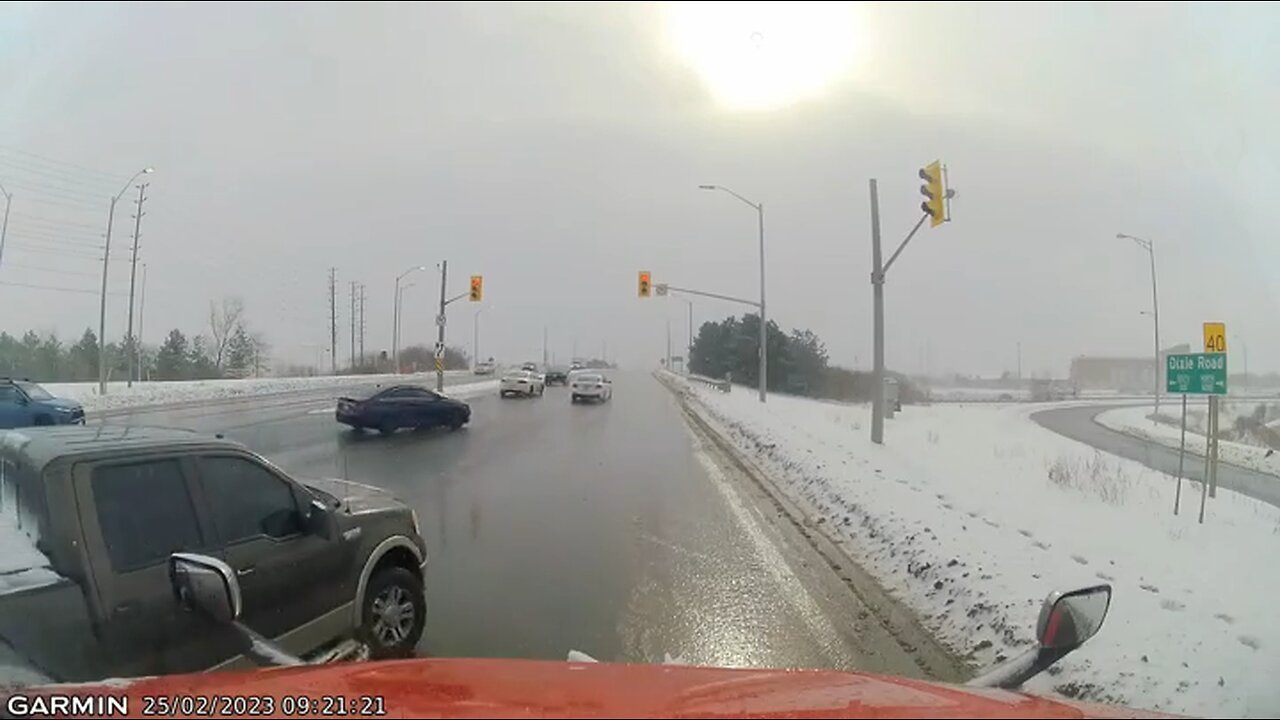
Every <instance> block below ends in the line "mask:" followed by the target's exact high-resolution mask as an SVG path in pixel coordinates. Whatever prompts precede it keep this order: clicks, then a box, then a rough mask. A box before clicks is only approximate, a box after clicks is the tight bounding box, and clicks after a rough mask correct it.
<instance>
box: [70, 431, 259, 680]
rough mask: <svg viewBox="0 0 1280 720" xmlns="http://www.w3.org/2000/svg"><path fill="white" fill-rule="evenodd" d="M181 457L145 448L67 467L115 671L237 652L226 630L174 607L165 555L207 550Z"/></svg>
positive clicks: (162, 667)
mask: <svg viewBox="0 0 1280 720" xmlns="http://www.w3.org/2000/svg"><path fill="white" fill-rule="evenodd" d="M192 482H193V480H192V472H191V471H190V463H189V461H185V460H183V459H182V458H181V457H177V456H168V457H165V456H159V457H157V456H152V457H149V458H146V459H141V460H129V461H125V462H118V463H114V462H113V463H101V464H98V463H82V464H80V465H77V466H76V469H75V481H74V485H75V491H76V501H77V502H76V504H77V506H78V508H79V514H80V526H81V528H82V529H83V532H84V537H85V549H86V551H87V554H88V558H89V561H90V569H91V574H92V579H93V587H94V591H95V592H94V593H93V596H94V598H93V600H94V601H96V602H93V601H91V604H93V605H96V611H95V613H94V614H95V616H96V617H97V618H98V622H99V623H100V625H99V635H100V637H101V639H102V642H103V643H104V646H105V647H104V650H105V652H106V654H107V657H108V662H110V663H111V665H112V668H113V670H114V671H115V672H117V673H119V674H120V675H122V676H128V675H139V674H146V675H153V674H162V673H174V672H192V671H198V670H203V669H205V668H208V667H211V666H213V665H216V664H217V663H218V662H221V661H222V660H224V659H226V658H228V657H231V656H233V655H235V654H236V653H237V647H238V645H239V643H238V640H237V638H236V636H235V635H234V633H233V631H231V630H230V629H228V628H226V627H222V626H219V625H217V624H215V623H212V622H210V621H208V620H205V619H203V618H201V617H200V616H198V615H197V614H196V613H194V612H191V611H188V610H185V609H183V608H181V607H180V606H179V605H178V603H177V602H176V600H175V599H174V596H173V589H172V587H171V586H170V584H169V568H168V558H169V554H170V553H173V552H176V551H188V552H208V548H209V542H208V541H207V538H208V537H209V534H208V533H207V532H206V529H205V528H203V527H202V526H201V524H200V522H199V518H198V515H197V513H196V510H195V506H194V504H193V502H192V494H191V490H192Z"/></svg>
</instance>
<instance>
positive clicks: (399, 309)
mask: <svg viewBox="0 0 1280 720" xmlns="http://www.w3.org/2000/svg"><path fill="white" fill-rule="evenodd" d="M414 285H417V283H413V282H407V283H404V284H403V285H401V286H400V287H398V288H396V319H395V323H396V326H395V328H393V329H392V334H393V335H394V336H395V347H396V352H397V353H398V352H399V348H400V338H401V337H402V330H401V329H402V328H403V327H404V291H405V290H408V289H409V288H411V287H413V286H414ZM396 367H397V368H399V367H400V365H399V361H397V364H396ZM396 372H399V370H396Z"/></svg>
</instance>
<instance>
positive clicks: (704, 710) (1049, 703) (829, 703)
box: [20, 660, 1165, 718]
mask: <svg viewBox="0 0 1280 720" xmlns="http://www.w3.org/2000/svg"><path fill="white" fill-rule="evenodd" d="M20 692H21V693H23V694H25V695H26V696H27V700H28V702H29V701H30V698H31V696H34V695H49V696H52V695H53V694H55V693H74V694H76V695H89V694H94V695H98V696H101V695H103V694H105V695H113V696H118V697H125V698H128V700H127V702H128V712H129V716H130V717H138V716H142V715H143V714H144V712H146V710H147V709H148V708H147V703H148V702H152V703H154V701H149V700H148V698H155V697H157V696H160V697H167V698H171V699H173V700H178V701H181V698H183V697H191V696H194V697H196V698H200V697H211V696H228V695H230V696H246V697H249V698H254V697H262V696H270V697H271V698H272V699H273V702H274V712H273V713H271V714H272V715H277V716H279V715H282V714H283V713H282V710H281V708H282V706H281V702H282V701H283V702H289V701H287V700H285V698H286V696H287V697H288V698H294V699H295V700H294V701H293V702H292V703H290V708H287V709H286V710H285V712H288V713H289V715H290V716H293V717H312V716H314V717H321V716H324V715H325V714H326V708H327V709H328V713H329V714H330V715H332V713H333V712H334V711H335V710H336V705H334V704H332V701H327V700H326V698H332V697H334V696H340V697H342V698H345V706H344V707H345V715H346V716H348V717H350V716H357V715H359V711H360V706H361V705H362V704H364V705H368V708H369V709H370V710H372V709H373V708H374V707H375V706H373V705H371V704H369V703H367V702H362V698H370V697H371V698H382V701H381V702H382V707H381V708H380V709H384V710H385V712H386V716H387V717H507V718H525V717H592V718H594V717H603V718H617V717H706V718H748V717H792V718H796V717H799V718H803V717H852V718H905V717H931V718H959V717H966V718H967V717H992V718H1000V717H1007V718H1079V717H1165V716H1162V715H1156V714H1153V713H1144V712H1138V711H1134V710H1129V709H1126V708H1121V707H1113V706H1105V705H1092V704H1086V703H1074V702H1068V701H1061V700H1051V699H1048V698H1041V697H1035V696H1030V695H1023V694H1019V693H1012V692H1007V691H1003V690H989V689H974V688H962V687H957V686H950V685H941V684H935V683H929V682H924V681H919V680H908V679H905V678H896V677H888V676H879V675H867V674H862V673H846V672H837V671H823V670H817V671H815V670H731V669H723V668H700V667H687V666H677V665H616V664H607V663H571V662H544V661H534V660H400V661H387V662H377V663H352V664H340V665H320V666H308V667H291V668H273V669H266V670H257V671H249V672H224V673H209V674H201V675H180V676H178V675H175V676H166V677H156V678H145V679H139V680H136V681H131V682H129V681H118V680H117V681H108V682H104V683H102V684H86V685H75V686H56V685H50V686H44V687H40V688H27V689H25V690H23V691H20ZM300 697H305V698H307V699H309V700H310V701H311V704H312V711H313V712H312V713H311V714H309V715H308V714H306V713H302V712H296V711H294V710H296V707H295V706H296V704H297V703H296V699H297V698H300ZM173 700H171V702H172V701H173ZM326 703H329V704H328V705H326ZM151 709H152V710H153V711H154V710H155V708H154V707H152V708H151ZM175 709H177V708H175ZM218 710H220V708H215V709H214V711H213V712H215V713H216V712H217V711H218ZM196 712H199V708H197V709H196ZM258 712H259V713H261V712H262V709H259V710H258ZM171 716H172V717H184V715H182V714H181V713H175V714H172V715H171ZM193 716H194V715H193ZM203 716H205V717H208V716H210V714H209V711H208V710H207V709H206V710H205V712H204V714H203Z"/></svg>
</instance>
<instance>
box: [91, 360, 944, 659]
mask: <svg viewBox="0 0 1280 720" xmlns="http://www.w3.org/2000/svg"><path fill="white" fill-rule="evenodd" d="M451 380H452V381H453V382H474V381H475V380H476V379H475V378H451ZM614 388H615V392H614V399H613V400H612V401H611V402H609V403H605V404H601V405H571V404H570V402H569V397H568V393H567V391H566V389H565V388H561V387H552V388H548V389H547V392H546V394H545V396H544V397H542V398H531V399H507V400H501V399H499V398H498V397H497V390H496V387H495V388H494V389H493V390H492V391H488V392H485V393H484V394H483V395H480V396H477V397H472V398H468V400H467V401H468V402H469V403H470V404H471V406H472V422H471V424H470V425H469V426H468V427H467V428H465V429H463V430H461V431H458V432H449V431H447V430H441V431H427V432H411V431H402V432H400V433H397V434H396V435H394V436H392V437H381V436H378V435H376V434H354V433H352V432H351V431H349V430H347V429H345V428H343V427H342V426H339V425H337V424H336V423H335V422H334V420H333V413H332V409H333V402H332V397H333V396H336V395H338V394H342V393H343V392H345V389H339V390H337V391H334V390H330V391H327V392H322V393H307V394H305V395H301V396H297V397H294V396H289V397H279V398H272V399H269V400H268V399H264V400H262V401H261V402H237V403H234V404H210V405H207V406H200V407H185V408H181V409H173V410H147V411H142V412H134V413H127V414H122V415H118V416H115V417H111V418H108V419H107V421H108V422H112V423H134V424H166V425H178V426H182V427H188V428H192V429H196V430H201V431H211V432H222V433H224V434H225V435H227V436H228V437H230V438H232V439H235V440H238V441H241V442H243V443H245V444H246V445H248V446H249V447H251V448H252V449H254V450H256V451H258V452H261V453H262V454H264V455H266V456H267V457H268V458H270V459H271V460H273V461H274V462H276V463H277V464H279V465H280V466H282V467H283V468H284V469H286V470H287V471H289V472H291V473H293V474H294V475H295V476H297V477H299V478H305V477H307V476H312V477H317V476H329V477H335V476H336V477H344V476H345V477H348V478H350V479H352V480H357V481H361V482H367V483H370V484H373V485H378V486H381V487H384V488H387V489H389V490H391V491H393V492H394V493H395V494H396V495H397V496H398V497H400V498H401V499H402V500H404V501H405V502H407V503H409V504H410V505H411V506H413V507H414V508H415V509H416V511H417V513H418V517H419V521H420V523H421V526H422V533H423V536H424V538H425V539H426V542H427V545H428V548H429V552H430V561H429V564H428V567H427V603H428V611H427V629H426V633H425V635H424V638H423V643H422V646H421V647H420V652H422V653H424V654H429V655H435V656H470V657H480V656H497V657H525V658H545V659H564V658H565V657H566V655H567V653H568V652H569V651H570V650H578V651H581V652H585V653H587V654H589V655H591V656H593V657H596V658H598V659H601V660H614V661H632V662H661V661H663V660H664V659H675V660H677V661H683V662H689V663H696V664H715V665H723V666H742V667H833V668H842V669H863V670H869V671H878V672H891V673H898V674H904V675H910V676H916V677H919V676H921V671H920V670H919V669H918V666H917V664H916V663H915V662H914V661H913V659H912V658H911V657H910V656H909V655H908V653H907V652H906V651H904V650H903V649H902V648H901V646H899V645H898V643H897V642H896V641H895V640H894V639H893V638H892V637H891V636H890V635H889V634H888V633H887V632H886V631H885V630H884V629H883V628H882V627H881V626H880V625H879V624H878V623H876V622H875V621H874V620H873V619H872V618H870V617H868V613H867V612H866V611H865V608H863V606H861V604H860V603H859V601H858V599H857V597H856V596H855V595H854V594H853V593H852V592H851V591H850V590H849V588H848V587H847V586H846V585H844V583H843V582H842V581H841V580H840V579H839V578H838V577H837V576H836V574H835V573H834V572H833V571H832V570H831V569H830V566H829V565H828V564H827V563H826V562H825V561H824V560H822V559H821V557H820V556H818V554H817V553H816V552H815V551H814V549H813V548H812V547H811V546H810V545H809V544H808V543H807V541H805V540H804V539H803V538H802V537H800V535H799V533H798V532H797V531H796V529H795V527H794V526H793V525H792V524H791V523H790V521H789V520H786V519H784V518H783V517H782V516H781V515H780V511H779V510H778V509H777V508H776V507H775V506H773V505H772V504H770V503H769V502H768V501H767V499H766V498H765V496H764V495H763V493H762V492H761V491H760V489H759V488H758V486H755V485H754V484H751V483H750V482H747V481H745V480H744V479H743V478H741V477H739V476H737V475H736V474H735V472H734V471H732V470H728V469H726V467H727V464H725V463H723V462H721V463H717V462H715V461H714V457H715V456H716V454H717V453H718V450H717V449H716V448H715V447H714V446H713V445H712V444H710V443H708V442H705V440H704V438H703V437H702V436H700V434H699V433H700V431H697V430H695V429H693V428H691V427H689V426H688V425H687V424H686V423H685V421H684V419H683V417H682V413H681V410H680V407H679V405H678V404H677V402H676V400H675V398H674V397H673V396H672V395H671V394H670V393H669V392H668V391H667V390H666V389H665V388H663V387H662V386H661V385H660V384H659V383H658V382H657V381H656V380H655V379H654V378H652V377H650V376H649V375H646V374H641V373H635V374H631V375H627V374H619V375H617V376H616V377H615V384H614Z"/></svg>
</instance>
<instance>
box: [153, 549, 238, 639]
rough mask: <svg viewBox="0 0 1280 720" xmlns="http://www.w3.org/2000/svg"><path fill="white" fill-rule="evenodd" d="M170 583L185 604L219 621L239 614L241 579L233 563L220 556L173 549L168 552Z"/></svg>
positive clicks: (221, 621)
mask: <svg viewBox="0 0 1280 720" xmlns="http://www.w3.org/2000/svg"><path fill="white" fill-rule="evenodd" d="M169 584H170V585H171V586H172V587H173V593H174V597H176V598H177V600H178V602H179V603H180V604H181V605H182V606H183V607H186V608H189V609H191V610H196V611H198V612H201V613H204V614H205V615H208V616H209V617H210V618H212V619H214V620H216V621H218V622H220V623H230V622H233V621H235V620H236V619H238V618H239V617H240V607H241V605H240V583H239V582H237V581H236V574H235V572H234V571H233V570H232V569H231V566H230V565H227V564H226V563H225V562H223V561H221V560H219V559H217V558H214V557H209V556H208V555H198V554H196V553H173V554H172V555H170V556H169Z"/></svg>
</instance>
